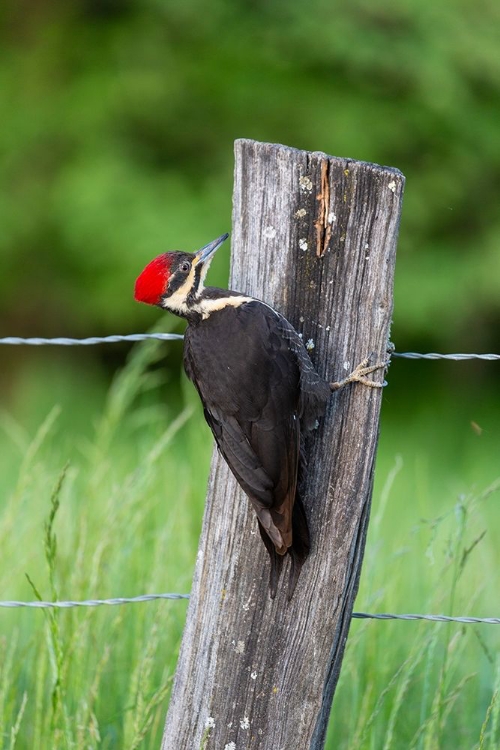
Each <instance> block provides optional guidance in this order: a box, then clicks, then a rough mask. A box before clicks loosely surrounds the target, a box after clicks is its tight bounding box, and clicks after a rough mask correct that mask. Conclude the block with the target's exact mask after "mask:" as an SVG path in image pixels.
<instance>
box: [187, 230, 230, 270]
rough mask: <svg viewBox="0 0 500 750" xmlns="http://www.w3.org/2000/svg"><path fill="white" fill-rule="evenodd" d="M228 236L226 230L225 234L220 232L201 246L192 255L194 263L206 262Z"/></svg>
mask: <svg viewBox="0 0 500 750" xmlns="http://www.w3.org/2000/svg"><path fill="white" fill-rule="evenodd" d="M228 237H229V234H228V232H226V234H221V236H220V237H217V239H216V240H213V241H212V242H209V243H208V245H205V247H202V248H201V250H198V252H197V253H196V255H195V256H194V258H195V260H194V264H195V265H196V264H197V263H206V262H207V261H209V260H211V258H212V256H213V255H214V253H215V252H216V250H218V249H219V247H220V246H221V245H222V243H223V242H225V241H226V240H227V238H228Z"/></svg>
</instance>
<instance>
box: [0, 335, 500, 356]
mask: <svg viewBox="0 0 500 750" xmlns="http://www.w3.org/2000/svg"><path fill="white" fill-rule="evenodd" d="M183 338H184V336H183V335H182V334H180V333H129V334H127V335H124V336H121V335H113V336H89V337H87V338H84V339H74V338H66V337H64V336H60V337H57V338H39V337H36V336H32V337H29V338H23V337H21V336H5V337H4V338H0V344H10V345H15V346H21V345H28V346H45V345H49V346H54V345H55V346H92V345H94V344H116V343H118V342H120V341H146V340H148V339H157V340H159V341H182V339H183ZM391 356H392V357H400V358H404V359H428V360H435V359H448V360H454V361H457V362H460V361H464V360H470V359H482V360H486V361H489V362H493V361H497V360H500V354H472V353H470V354H467V353H465V354H439V353H437V352H429V353H427V354H421V353H419V352H391Z"/></svg>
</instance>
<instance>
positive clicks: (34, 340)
mask: <svg viewBox="0 0 500 750" xmlns="http://www.w3.org/2000/svg"><path fill="white" fill-rule="evenodd" d="M183 338H184V336H183V335H182V334H180V333H129V334H127V335H126V336H120V335H113V336H89V337H88V338H85V339H71V338H66V337H64V336H60V337H58V338H53V339H46V338H38V337H35V336H33V337H30V338H22V337H21V336H6V337H5V338H0V344H14V345H16V346H20V345H22V344H27V345H29V346H45V345H52V344H53V345H56V346H92V345H93V344H116V343H118V342H119V341H145V340H146V339H159V340H160V341H174V340H182V339H183Z"/></svg>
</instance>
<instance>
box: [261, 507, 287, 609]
mask: <svg viewBox="0 0 500 750" xmlns="http://www.w3.org/2000/svg"><path fill="white" fill-rule="evenodd" d="M258 523H259V531H260V535H261V537H262V541H263V542H264V544H265V545H266V549H267V551H268V553H269V559H270V561H271V572H270V574H269V593H270V596H271V599H274V597H275V596H276V592H277V590H278V581H279V578H280V575H281V568H282V567H283V559H284V557H283V555H278V553H277V552H276V548H275V546H274V544H273V543H272V541H271V539H270V538H269V537H268V535H267V534H266V532H265V531H264V528H263V526H262V524H261V522H260V521H259V522H258Z"/></svg>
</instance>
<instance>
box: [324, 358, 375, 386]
mask: <svg viewBox="0 0 500 750" xmlns="http://www.w3.org/2000/svg"><path fill="white" fill-rule="evenodd" d="M369 361H370V360H369V358H368V357H367V358H366V359H364V360H363V361H362V362H360V363H359V365H358V366H357V367H355V368H354V370H353V371H352V372H351V374H350V375H348V376H347V377H346V378H344V379H343V380H339V381H338V382H335V383H330V388H331V389H332V391H338V390H339V388H343V387H344V386H345V385H347V384H348V383H362V384H363V385H367V386H369V387H370V388H383V387H384V386H385V385H387V383H386V381H385V380H384V382H383V383H377V382H375V380H370V378H367V377H366V376H367V375H370V373H372V372H375V370H381V369H385V368H386V367H387V365H388V364H389V362H378V363H377V364H376V365H368V362H369Z"/></svg>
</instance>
